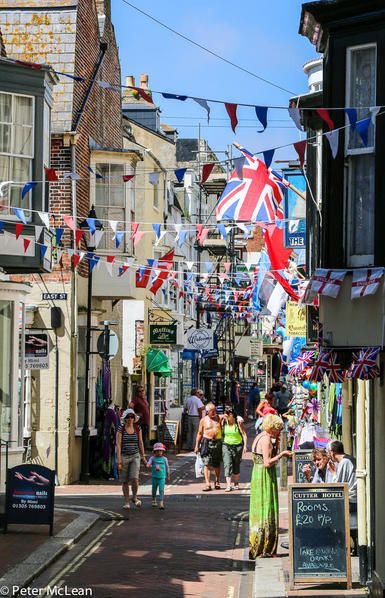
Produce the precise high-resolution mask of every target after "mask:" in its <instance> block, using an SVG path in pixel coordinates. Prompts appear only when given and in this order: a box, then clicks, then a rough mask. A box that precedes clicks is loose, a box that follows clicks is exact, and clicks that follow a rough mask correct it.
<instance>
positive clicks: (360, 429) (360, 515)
mask: <svg viewBox="0 0 385 598" xmlns="http://www.w3.org/2000/svg"><path fill="white" fill-rule="evenodd" d="M356 419H357V422H356V446H357V470H356V476H357V524H358V556H359V561H360V583H361V584H362V585H365V584H366V581H367V577H368V532H367V520H366V477H367V470H366V383H365V381H364V380H357V405H356Z"/></svg>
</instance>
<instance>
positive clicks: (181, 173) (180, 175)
mask: <svg viewBox="0 0 385 598" xmlns="http://www.w3.org/2000/svg"><path fill="white" fill-rule="evenodd" d="M186 171H187V168H177V169H176V170H174V174H175V176H176V178H177V181H178V183H181V182H182V181H183V179H184V175H185V174H186Z"/></svg>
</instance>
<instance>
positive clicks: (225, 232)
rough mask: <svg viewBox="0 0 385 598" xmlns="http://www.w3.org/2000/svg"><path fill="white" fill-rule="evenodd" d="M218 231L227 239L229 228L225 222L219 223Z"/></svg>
mask: <svg viewBox="0 0 385 598" xmlns="http://www.w3.org/2000/svg"><path fill="white" fill-rule="evenodd" d="M217 229H218V232H219V233H220V234H221V235H222V237H223V239H224V240H225V241H226V240H227V230H226V227H225V225H224V224H217Z"/></svg>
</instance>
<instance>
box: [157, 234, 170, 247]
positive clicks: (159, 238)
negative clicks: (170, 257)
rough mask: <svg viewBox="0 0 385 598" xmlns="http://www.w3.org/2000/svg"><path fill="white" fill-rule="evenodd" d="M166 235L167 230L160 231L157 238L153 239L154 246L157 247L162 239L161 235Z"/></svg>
mask: <svg viewBox="0 0 385 598" xmlns="http://www.w3.org/2000/svg"><path fill="white" fill-rule="evenodd" d="M165 235H167V231H166V230H162V232H161V233H160V235H159V237H158V239H157V240H156V241H155V243H154V246H155V247H157V246H158V245H159V243H160V242H161V240H162V239H163V237H164V236H165Z"/></svg>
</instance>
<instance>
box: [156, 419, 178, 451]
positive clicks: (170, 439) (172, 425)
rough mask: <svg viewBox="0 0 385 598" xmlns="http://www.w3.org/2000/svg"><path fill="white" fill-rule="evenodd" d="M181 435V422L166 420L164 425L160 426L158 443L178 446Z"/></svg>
mask: <svg viewBox="0 0 385 598" xmlns="http://www.w3.org/2000/svg"><path fill="white" fill-rule="evenodd" d="M178 434H179V422H178V421H169V420H167V419H166V421H165V422H163V424H160V425H159V426H158V441H159V442H164V443H165V444H173V445H174V446H176V445H177V442H178Z"/></svg>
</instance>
